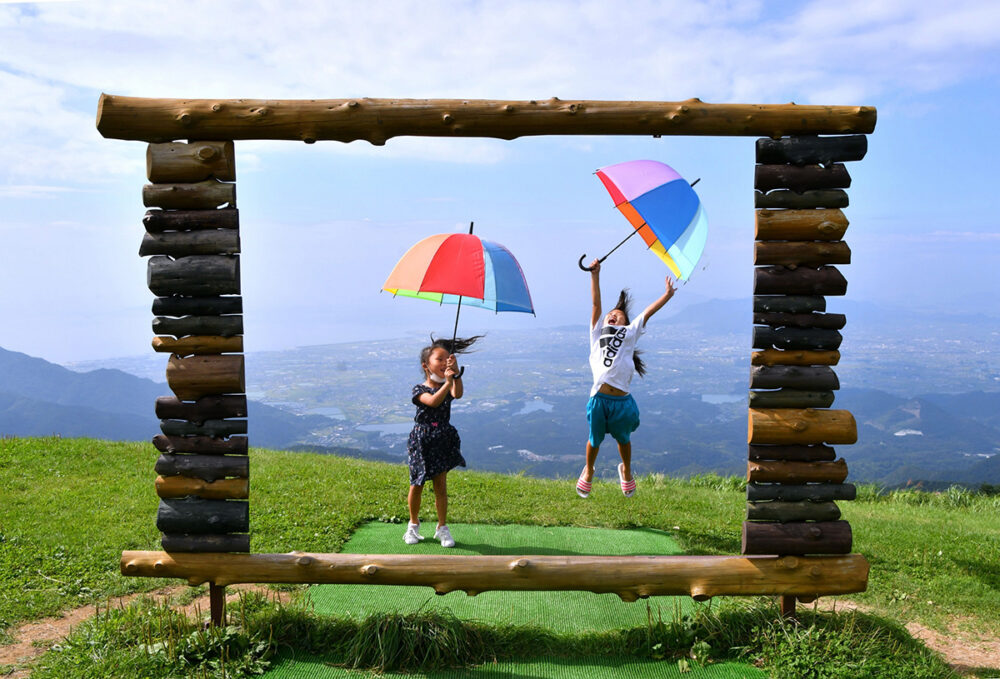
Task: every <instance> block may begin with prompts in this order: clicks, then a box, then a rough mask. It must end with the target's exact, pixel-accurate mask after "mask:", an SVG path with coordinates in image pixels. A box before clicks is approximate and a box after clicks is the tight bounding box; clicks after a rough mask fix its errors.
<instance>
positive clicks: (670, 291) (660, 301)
mask: <svg viewBox="0 0 1000 679" xmlns="http://www.w3.org/2000/svg"><path fill="white" fill-rule="evenodd" d="M675 292H677V289H676V288H674V281H673V279H671V278H670V276H667V282H666V290H664V291H663V294H662V295H660V296H659V297H658V298H656V300H654V301H653V303H652V304H650V305H649V306H648V307H646V310H645V311H643V312H642V325H643V326H644V327H645V325H646V323H648V322H649V317H650V316H652V315H653V314H655V313H656V312H657V311H659V310H660V309H662V308H663V305H664V304H666V303H667V302H668V301H669V300H670V298H671V297H673V296H674V293H675Z"/></svg>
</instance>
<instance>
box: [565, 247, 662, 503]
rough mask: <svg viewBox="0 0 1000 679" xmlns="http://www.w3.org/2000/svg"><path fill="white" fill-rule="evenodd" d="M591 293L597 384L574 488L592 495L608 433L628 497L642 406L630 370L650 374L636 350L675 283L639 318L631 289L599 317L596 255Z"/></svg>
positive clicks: (592, 361) (632, 485)
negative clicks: (631, 314)
mask: <svg viewBox="0 0 1000 679" xmlns="http://www.w3.org/2000/svg"><path fill="white" fill-rule="evenodd" d="M590 267H591V268H590V294H591V298H592V300H593V308H592V310H591V312H590V370H591V372H592V373H593V374H594V386H593V387H592V388H591V390H590V401H589V402H588V403H587V422H589V423H590V437H589V439H588V441H587V463H586V466H585V467H584V468H583V472H582V473H581V474H580V478H579V479H578V480H577V482H576V492H577V495H579V496H580V497H587V496H588V495H590V490H591V484H592V482H593V479H594V463H595V462H596V461H597V453H598V450H599V449H600V445H601V441H603V440H604V436H605V435H606V434H611V436H612V437H613V438H614V439H615V441H617V442H618V454H619V455H621V458H622V461H621V463H620V464H619V465H618V480H619V482H620V483H621V488H622V493H623V494H624V495H625V497H632V495H633V494H634V493H635V479H634V478H633V477H632V443H631V436H632V432H633V431H635V430H636V429H637V428H638V427H639V409H638V408H637V407H636V405H635V400H634V399H633V398H632V395H631V394H629V384H631V382H632V375H633V374H635V373H639V376H640V377H641V376H642V375H645V374H646V366H645V365H644V364H643V362H642V359H641V358H639V356H638V355H637V353H638V352H637V351H636V350H635V344H636V341H637V340H638V339H639V337H640V336H642V334H643V333H645V332H646V322H647V321H649V319H650V317H651V316H652V315H653V314H655V313H656V312H657V311H659V310H660V309H662V308H663V305H664V304H666V303H667V301H668V300H669V299H670V298H671V297H673V296H674V292H675V290H674V284H673V281H672V280H671V279H670V277H669V276H668V277H667V280H666V290H665V291H664V293H663V294H662V295H660V297H659V298H657V299H656V301H654V302H653V303H652V304H650V305H649V306H648V307H646V309H645V310H644V311H643V312H642V313H641V314H639V316H637V317H636V318H635V320H632V321H629V311H630V307H631V305H632V300H631V298H630V297H629V294H628V291H627V290H622V291H621V294H619V295H618V303H617V304H615V307H614V308H613V309H612V310H611V311H609V312H608V314H607V316H605V317H604V319H603V323H602V322H601V280H600V272H601V263H600V261H598V260H597V259H595V260H594V261H593V262H591V263H590Z"/></svg>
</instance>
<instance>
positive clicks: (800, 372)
mask: <svg viewBox="0 0 1000 679" xmlns="http://www.w3.org/2000/svg"><path fill="white" fill-rule="evenodd" d="M750 388H751V389H784V388H787V389H804V390H807V391H831V390H837V389H840V380H839V379H837V373H835V372H834V371H833V368H831V367H829V366H825V365H819V366H799V365H755V366H753V367H751V368H750Z"/></svg>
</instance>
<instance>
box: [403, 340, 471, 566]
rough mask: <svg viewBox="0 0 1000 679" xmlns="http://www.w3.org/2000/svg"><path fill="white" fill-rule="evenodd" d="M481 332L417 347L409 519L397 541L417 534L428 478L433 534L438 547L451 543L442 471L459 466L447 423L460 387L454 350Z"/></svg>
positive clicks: (454, 435) (454, 434) (412, 540)
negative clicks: (420, 372)
mask: <svg viewBox="0 0 1000 679" xmlns="http://www.w3.org/2000/svg"><path fill="white" fill-rule="evenodd" d="M480 338H481V335H476V336H475V337H469V338H467V339H465V338H461V337H459V338H456V339H455V340H442V339H438V340H435V339H434V337H433V335H432V336H431V344H430V345H429V346H426V347H424V348H423V349H422V350H421V352H420V366H421V368H423V371H424V381H423V382H422V383H420V384H417V385H415V386H414V387H413V399H412V400H413V405H415V406H416V407H417V414H416V415H415V416H414V417H413V421H414V422H415V424H414V425H413V431H411V432H410V438H409V440H408V441H407V452H408V454H409V462H410V494H409V496H408V497H407V505H408V506H409V510H410V523H409V525H408V526H407V527H406V533H405V534H403V542H405V543H406V544H408V545H415V544H417V543H418V542H420V541H421V540H423V539H424V538H423V536H422V535H420V499H421V495H422V494H423V491H424V483H426V482H427V480H428V479H430V480H431V482H432V483H433V484H434V506H435V508H436V509H437V517H438V523H437V530H435V531H434V539H435V540H440V541H441V546H442V547H454V546H455V540H454V539H453V538H452V537H451V531H449V530H448V472H449V471H451V470H452V469H454V468H455V467H459V466H461V467H464V466H465V458H463V457H462V450H461V445H462V442H461V440H460V439H459V437H458V430H456V429H455V427H454V426H452V424H451V422H450V419H451V402H452V401H453V400H454V399H457V398H462V394H463V392H464V388H463V386H462V376H461V373H460V372H459V369H458V361H457V360H456V359H455V354H461V353H465V352H466V351H467V350H468V349H469V347H470V346H472V344H473V343H474V342H475V341H476V340H478V339H480Z"/></svg>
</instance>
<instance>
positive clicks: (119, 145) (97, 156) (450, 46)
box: [0, 0, 1000, 361]
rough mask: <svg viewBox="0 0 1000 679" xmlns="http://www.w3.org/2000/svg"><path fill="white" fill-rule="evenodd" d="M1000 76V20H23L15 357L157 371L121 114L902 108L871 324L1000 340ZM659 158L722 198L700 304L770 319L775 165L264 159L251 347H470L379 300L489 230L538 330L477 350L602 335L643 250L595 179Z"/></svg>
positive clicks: (5, 85) (577, 12)
mask: <svg viewBox="0 0 1000 679" xmlns="http://www.w3.org/2000/svg"><path fill="white" fill-rule="evenodd" d="M626 6H627V8H628V10H627V11H623V10H622V8H623V7H626ZM998 64H1000V4H997V3H996V2H991V1H985V0H984V1H962V0H958V1H956V2H951V3H948V4H947V6H945V5H944V4H943V3H941V4H937V5H931V4H929V3H923V2H916V1H914V2H903V1H891V0H889V1H884V2H878V3H870V2H867V1H860V0H857V1H855V0H847V1H844V2H838V3H835V4H834V3H827V2H802V3H791V2H769V3H764V2H738V1H734V2H691V1H678V2H671V1H658V2H641V1H640V2H630V3H627V4H623V3H609V2H606V1H602V2H544V3H541V2H531V1H519V0H507V1H505V2H459V1H452V2H419V3H418V2H411V3H403V2H391V3H360V2H330V3H312V2H309V3H305V2H280V3H279V2H224V1H223V2H211V3H207V2H203V3H195V2H184V1H180V2H170V3H163V2H158V3H147V2H115V1H111V2H109V1H106V0H105V1H102V2H88V1H81V2H45V3H17V2H15V3H11V2H3V1H2V0H0V103H2V110H3V111H4V117H3V124H2V125H0V318H3V319H4V322H3V324H2V325H0V346H3V347H5V348H7V349H13V350H17V351H23V352H26V353H29V354H32V355H36V356H42V357H44V358H47V359H49V360H54V361H76V360H85V359H92V358H107V357H113V356H124V355H135V354H142V353H144V352H147V351H149V349H148V347H149V340H150V337H151V330H150V326H149V323H150V319H151V314H150V310H149V305H150V303H151V300H152V294H151V293H150V292H149V291H148V290H147V289H146V287H145V262H144V261H143V260H142V259H140V258H139V257H138V255H137V250H138V245H139V242H140V240H141V237H142V226H141V221H140V220H141V217H142V214H143V212H144V208H143V207H142V202H141V188H142V185H143V184H144V183H145V182H146V180H145V177H144V158H145V145H144V144H141V143H138V142H123V141H111V140H105V139H102V138H101V137H100V135H99V134H98V133H97V132H96V129H95V126H94V120H95V113H96V107H97V100H98V97H99V95H100V93H101V92H107V93H111V94H119V95H131V96H147V97H177V98H184V97H213V98H238V97H243V98H271V99H279V98H344V97H362V96H371V97H416V98H425V97H426V98H491V99H545V98H548V97H551V96H558V97H560V98H562V99H577V98H578V99H636V100H663V101H677V100H682V99H687V98H690V97H699V98H701V99H703V100H704V101H709V102H735V103H785V102H789V101H795V102H797V103H802V104H847V105H853V104H861V105H870V106H875V107H877V108H878V125H877V127H876V130H875V133H874V134H873V135H872V136H871V137H870V142H869V154H868V157H867V158H866V159H865V160H863V161H861V162H860V163H853V164H850V165H849V171H850V172H851V175H852V177H853V180H854V183H853V186H852V188H851V189H850V191H849V193H850V196H851V206H850V207H849V208H848V209H847V210H846V214H847V216H848V218H849V219H850V221H851V227H850V229H849V230H848V232H847V236H846V240H847V241H848V243H849V244H850V246H851V248H852V250H853V252H854V262H853V263H852V264H851V265H849V266H846V267H843V270H844V273H845V275H846V276H847V278H848V280H849V281H850V287H849V290H848V298H849V299H852V300H856V301H865V302H875V303H879V304H884V305H888V306H890V307H893V306H900V305H904V306H907V307H913V308H922V309H938V310H940V309H954V310H958V311H968V312H983V311H984V310H985V311H986V312H991V313H997V309H998V306H997V304H996V301H995V295H996V293H997V291H998V288H1000V275H998V273H997V269H996V267H997V263H998V261H1000V259H998V255H1000V224H998V219H997V217H996V214H997V211H996V209H995V207H994V205H993V204H994V197H995V195H996V192H997V189H996V186H997V183H998V182H997V180H998V178H1000V172H998V171H997V169H996V154H997V148H998V133H997V131H996V121H997V118H998V115H997V112H998V107H1000V94H998V86H997V83H998V82H1000V79H998ZM635 158H653V159H657V160H661V161H664V162H667V163H668V164H670V165H672V166H673V167H675V168H676V169H677V170H678V171H680V172H681V173H682V174H683V175H684V176H686V177H689V178H690V179H694V178H696V177H700V178H701V180H702V181H701V183H700V184H699V185H698V192H699V194H700V196H701V198H702V200H703V202H704V203H705V206H706V210H707V212H708V216H709V223H710V236H709V245H708V248H707V250H706V255H705V259H704V265H705V268H704V270H703V271H701V272H699V273H698V274H697V275H696V276H695V277H694V278H693V279H692V281H691V282H690V283H688V284H687V285H685V286H684V287H683V288H682V289H681V291H680V292H679V294H678V296H677V298H676V302H674V303H673V304H675V306H678V307H679V306H681V305H683V304H684V303H691V302H694V301H699V300H703V299H708V298H736V297H743V296H748V295H749V294H750V289H751V279H752V264H751V258H752V233H753V197H752V177H753V163H754V156H753V140H752V139H749V138H732V139H730V138H709V137H676V138H670V137H664V138H662V139H651V138H640V137H546V138H533V139H522V140H517V141H514V142H503V141H498V140H479V139H469V140H456V139H420V138H403V139H393V140H390V141H389V143H388V144H386V146H384V147H372V146H370V145H368V144H366V143H364V142H354V143H351V144H347V145H345V144H340V143H337V142H320V143H318V144H315V145H311V146H306V145H303V144H297V143H293V142H241V143H237V187H238V197H239V199H238V202H239V207H240V210H241V223H242V238H243V249H244V253H243V266H242V271H243V291H244V298H245V301H244V305H245V313H246V319H245V324H246V330H247V337H246V348H247V350H248V351H257V350H264V349H278V348H286V347H293V346H299V345H308V344H320V343H327V342H336V341H341V340H343V341H347V340H356V339H363V338H366V337H394V336H410V335H413V334H420V335H426V334H427V333H428V332H430V331H436V332H439V333H443V332H446V331H448V330H450V328H451V319H452V318H453V316H452V313H453V310H452V309H451V308H448V307H445V308H441V309H439V308H437V307H435V306H433V305H431V304H425V303H422V302H418V301H414V300H402V299H398V300H393V299H391V298H390V297H389V296H388V295H385V294H379V292H378V290H379V288H380V286H381V283H382V281H383V280H384V278H385V276H386V275H387V274H388V272H389V270H390V269H391V268H392V266H393V264H394V263H395V261H396V260H397V259H398V257H399V256H400V255H401V254H402V253H403V252H404V251H405V250H406V249H407V248H408V247H409V246H410V245H411V244H412V243H414V242H416V241H417V240H419V239H420V238H423V237H425V236H427V235H430V234H433V233H440V232H446V231H458V230H463V229H465V228H467V225H468V222H469V221H470V220H475V222H476V225H477V233H480V234H481V235H483V236H484V237H487V238H490V239H491V240H495V241H498V242H500V243H503V244H504V245H506V246H507V247H508V248H509V249H510V250H511V251H512V252H513V253H514V254H515V256H517V258H518V259H519V261H520V262H521V265H522V267H523V269H524V271H525V274H526V276H527V278H528V282H529V285H530V287H531V290H532V294H533V297H534V300H535V304H536V309H537V318H531V317H525V316H521V315H515V314H508V315H501V316H493V315H491V314H487V313H483V312H481V311H479V310H470V311H469V312H468V313H467V314H463V325H462V330H463V331H467V332H478V331H483V330H489V329H491V328H523V329H528V328H532V327H544V326H555V325H565V324H568V323H583V322H584V321H583V319H584V318H586V317H587V316H588V304H589V298H588V290H587V285H588V281H587V277H586V276H585V275H584V274H582V273H581V272H580V271H579V270H578V269H577V268H576V260H577V258H578V257H579V256H580V255H581V254H583V253H584V252H586V253H588V254H589V255H591V256H593V255H597V254H603V252H604V251H606V250H607V249H608V248H610V247H611V246H613V245H614V244H615V243H617V242H618V240H619V239H620V238H622V237H624V235H626V234H627V228H628V227H627V226H626V225H625V222H624V220H623V219H622V218H621V217H620V216H619V215H618V214H617V213H616V212H615V211H614V209H613V207H612V205H611V202H610V200H609V199H608V197H607V195H606V193H605V192H604V190H603V188H602V187H601V185H600V182H599V181H598V180H597V179H596V177H594V176H593V174H592V173H593V171H594V170H595V169H597V168H599V167H603V166H605V165H609V164H612V163H617V162H621V161H624V160H630V159H635ZM630 245H632V246H633V247H631V248H630V247H629V246H630ZM665 273H666V271H665V269H664V267H663V266H662V264H661V263H659V261H658V260H656V258H655V257H652V256H650V255H648V254H647V253H644V252H643V251H642V248H641V246H640V245H639V244H638V243H635V244H633V243H629V244H627V245H626V246H625V247H623V248H622V250H620V251H619V252H618V253H615V255H614V256H613V257H612V258H611V259H609V260H608V261H607V262H606V264H605V273H604V277H603V278H604V283H605V285H604V287H605V292H606V296H610V295H611V293H612V291H613V290H614V289H615V288H617V287H621V286H630V287H631V288H632V289H633V291H634V292H635V294H636V296H637V297H638V298H639V301H640V303H641V302H642V301H643V300H644V299H647V298H652V297H655V296H656V295H657V294H659V292H660V291H661V289H662V284H663V277H664V275H665ZM830 309H831V310H832V311H836V310H837V309H836V301H835V300H834V301H832V302H831V304H830Z"/></svg>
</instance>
